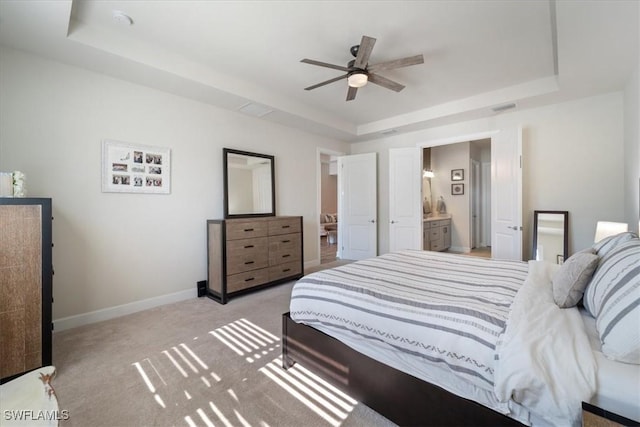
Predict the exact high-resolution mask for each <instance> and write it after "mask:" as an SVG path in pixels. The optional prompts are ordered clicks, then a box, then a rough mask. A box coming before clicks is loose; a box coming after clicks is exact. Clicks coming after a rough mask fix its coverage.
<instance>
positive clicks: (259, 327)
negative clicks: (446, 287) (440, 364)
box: [53, 283, 394, 427]
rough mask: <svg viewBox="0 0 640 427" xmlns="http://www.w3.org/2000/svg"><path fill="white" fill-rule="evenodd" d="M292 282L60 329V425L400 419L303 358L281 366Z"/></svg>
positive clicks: (383, 423) (379, 424) (384, 426)
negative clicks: (358, 398) (349, 392)
mask: <svg viewBox="0 0 640 427" xmlns="http://www.w3.org/2000/svg"><path fill="white" fill-rule="evenodd" d="M292 285H293V283H287V284H284V285H279V286H276V287H272V288H268V289H265V290H262V291H259V292H255V293H251V294H248V295H245V296H242V297H238V298H236V299H232V300H231V301H230V302H229V303H228V304H226V305H220V304H218V303H216V302H214V301H212V300H210V299H208V298H199V299H198V298H194V299H192V300H188V301H183V302H179V303H175V304H170V305H166V306H162V307H157V308H154V309H151V310H147V311H144V312H140V313H135V314H132V315H128V316H124V317H121V318H117V319H112V320H109V321H105V322H100V323H96V324H92V325H87V326H82V327H79V328H75V329H71V330H67V331H62V332H56V333H54V342H53V362H54V365H55V366H56V368H57V371H58V373H57V376H56V378H55V380H54V382H53V385H54V387H55V389H56V393H57V396H58V401H59V405H60V409H61V410H67V411H68V414H69V419H68V420H65V421H62V422H61V424H60V425H61V426H63V427H68V426H73V427H77V426H193V425H197V426H211V425H215V426H225V427H228V426H262V427H267V426H272V427H275V426H312V427H313V426H318V427H325V426H345V427H350V426H372V427H388V426H393V425H394V424H392V423H390V422H389V421H388V420H387V419H385V418H383V417H382V416H380V415H378V414H377V413H375V412H374V411H372V410H370V409H369V408H367V407H366V406H364V405H361V404H357V402H353V401H351V400H350V398H348V397H345V396H341V395H340V394H339V393H336V392H335V391H332V390H330V389H329V388H327V387H326V386H324V385H322V384H321V383H319V382H317V381H316V380H314V379H313V378H312V377H310V376H309V375H308V374H307V373H305V372H304V370H302V369H299V368H300V367H299V366H298V365H296V367H297V368H296V369H295V370H294V371H284V370H283V369H282V368H281V365H280V362H279V357H280V354H281V341H280V340H281V314H282V313H284V312H286V311H288V300H289V296H290V293H291V287H292Z"/></svg>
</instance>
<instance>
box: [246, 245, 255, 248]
mask: <svg viewBox="0 0 640 427" xmlns="http://www.w3.org/2000/svg"><path fill="white" fill-rule="evenodd" d="M252 247H253V245H247V246H245V247H244V248H245V249H249V248H252Z"/></svg>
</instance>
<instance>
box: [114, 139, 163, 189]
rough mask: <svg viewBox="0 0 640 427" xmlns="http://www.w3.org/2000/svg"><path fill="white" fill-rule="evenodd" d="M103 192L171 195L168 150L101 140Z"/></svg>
mask: <svg viewBox="0 0 640 427" xmlns="http://www.w3.org/2000/svg"><path fill="white" fill-rule="evenodd" d="M102 192H103V193H148V194H170V193H171V149H170V148H165V147H154V146H150V145H141V144H131V143H127V142H122V141H114V140H107V139H106V140H103V141H102Z"/></svg>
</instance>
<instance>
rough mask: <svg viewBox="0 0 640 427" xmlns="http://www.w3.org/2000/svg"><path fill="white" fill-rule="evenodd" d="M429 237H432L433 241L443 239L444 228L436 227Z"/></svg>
mask: <svg viewBox="0 0 640 427" xmlns="http://www.w3.org/2000/svg"><path fill="white" fill-rule="evenodd" d="M429 236H430V237H431V241H432V242H433V241H434V240H437V239H440V238H441V237H442V227H435V228H431V230H429Z"/></svg>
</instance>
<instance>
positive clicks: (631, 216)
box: [624, 56, 640, 231]
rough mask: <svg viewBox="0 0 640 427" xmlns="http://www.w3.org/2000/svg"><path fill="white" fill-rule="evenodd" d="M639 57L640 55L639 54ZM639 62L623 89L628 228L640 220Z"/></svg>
mask: <svg viewBox="0 0 640 427" xmlns="http://www.w3.org/2000/svg"><path fill="white" fill-rule="evenodd" d="M639 57H640V56H639ZM639 80H640V64H638V67H636V69H635V71H634V73H633V76H632V78H631V79H630V81H629V83H628V84H627V87H626V88H625V91H624V149H625V156H624V161H625V163H624V168H625V176H624V194H625V218H624V221H625V222H626V223H628V224H629V229H630V230H635V231H638V221H639V220H640V212H639V210H640V206H639V205H640V200H639V199H640V194H639V193H640V189H639V188H638V186H639V185H640V83H639Z"/></svg>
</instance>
